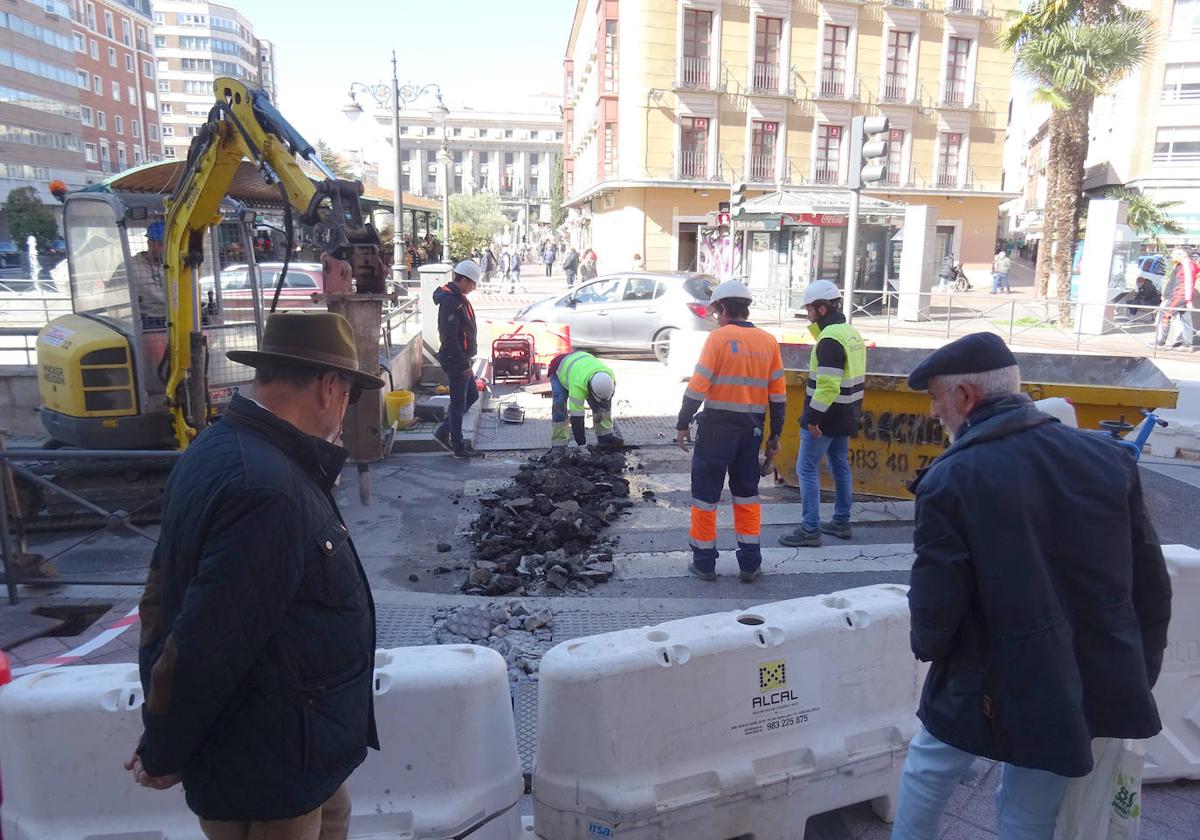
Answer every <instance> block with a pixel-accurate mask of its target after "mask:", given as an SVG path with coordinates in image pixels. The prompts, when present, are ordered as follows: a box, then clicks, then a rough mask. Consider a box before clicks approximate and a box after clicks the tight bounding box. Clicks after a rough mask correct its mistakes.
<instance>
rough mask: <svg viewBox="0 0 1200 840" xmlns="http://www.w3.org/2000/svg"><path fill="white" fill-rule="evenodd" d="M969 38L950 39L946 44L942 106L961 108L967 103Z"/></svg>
mask: <svg viewBox="0 0 1200 840" xmlns="http://www.w3.org/2000/svg"><path fill="white" fill-rule="evenodd" d="M970 56H971V39H970V38H954V37H952V38H950V39H949V41H948V42H947V44H946V88H945V93H944V94H943V95H942V104H944V105H952V106H958V107H962V106H963V105H965V104H966V103H967V61H968V60H969V59H970Z"/></svg>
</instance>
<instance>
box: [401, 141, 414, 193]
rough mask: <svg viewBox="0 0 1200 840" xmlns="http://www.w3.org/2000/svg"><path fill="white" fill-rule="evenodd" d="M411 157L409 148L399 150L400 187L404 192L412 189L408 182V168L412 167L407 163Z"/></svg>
mask: <svg viewBox="0 0 1200 840" xmlns="http://www.w3.org/2000/svg"><path fill="white" fill-rule="evenodd" d="M411 159H412V150H411V149H401V150H400V189H401V190H403V191H406V192H411V191H412V185H411V183H409V170H410V169H411V168H412V167H411V166H410V165H409V161H410V160H411Z"/></svg>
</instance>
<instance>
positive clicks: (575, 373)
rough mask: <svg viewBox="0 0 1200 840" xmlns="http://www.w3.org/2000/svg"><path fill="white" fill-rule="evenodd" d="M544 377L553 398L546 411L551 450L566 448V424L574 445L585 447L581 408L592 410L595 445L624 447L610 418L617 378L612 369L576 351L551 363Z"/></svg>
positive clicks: (589, 355) (591, 356)
mask: <svg viewBox="0 0 1200 840" xmlns="http://www.w3.org/2000/svg"><path fill="white" fill-rule="evenodd" d="M546 373H547V375H548V376H549V377H550V393H551V395H552V396H553V398H554V402H553V405H552V407H551V409H550V412H551V413H550V418H551V421H552V424H551V426H550V446H551V448H554V449H561V448H562V447H565V446H566V445H567V437H568V434H567V427H568V423H569V425H570V431H571V433H572V434H573V435H574V437H575V442H576V443H577V444H579V445H580V446H583V445H584V444H586V443H587V436H586V435H585V434H584V426H583V417H584V406H585V405H590V406H591V407H592V428H594V429H595V430H596V442H597V443H599V444H600V445H601V446H622V445H624V443H625V441H624V440H623V439H622V438H621V433H620V432H619V431H617V424H616V422H615V421H614V420H613V416H612V401H613V394H615V393H616V391H617V378H616V376H614V375H613V372H612V368H610V367H609V366H608V365H606V364H604V362H602V361H600V360H599V359H597V358H596V357H595V356H593V355H592V354H591V353H585V352H584V351H582V350H576V351H575V352H573V353H560V354H559V355H557V356H555V357H554V358H553V359H551V360H550V366H549V367H548V368H547V369H546Z"/></svg>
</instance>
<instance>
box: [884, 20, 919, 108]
mask: <svg viewBox="0 0 1200 840" xmlns="http://www.w3.org/2000/svg"><path fill="white" fill-rule="evenodd" d="M912 43H913V34H912V33H911V32H900V31H897V30H895V29H893V30H891V31H890V32H888V48H887V67H886V70H885V73H886V75H885V76H884V79H883V101H884V102H907V101H908V62H909V57H910V56H911V55H912Z"/></svg>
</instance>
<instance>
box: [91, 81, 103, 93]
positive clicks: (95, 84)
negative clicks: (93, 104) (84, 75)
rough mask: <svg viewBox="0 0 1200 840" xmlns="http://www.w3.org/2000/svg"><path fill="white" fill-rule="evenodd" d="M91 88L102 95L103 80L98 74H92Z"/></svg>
mask: <svg viewBox="0 0 1200 840" xmlns="http://www.w3.org/2000/svg"><path fill="white" fill-rule="evenodd" d="M92 90H94V91H95V92H96V94H97V95H98V96H103V95H104V80H103V79H101V78H100V77H99V76H92Z"/></svg>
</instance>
